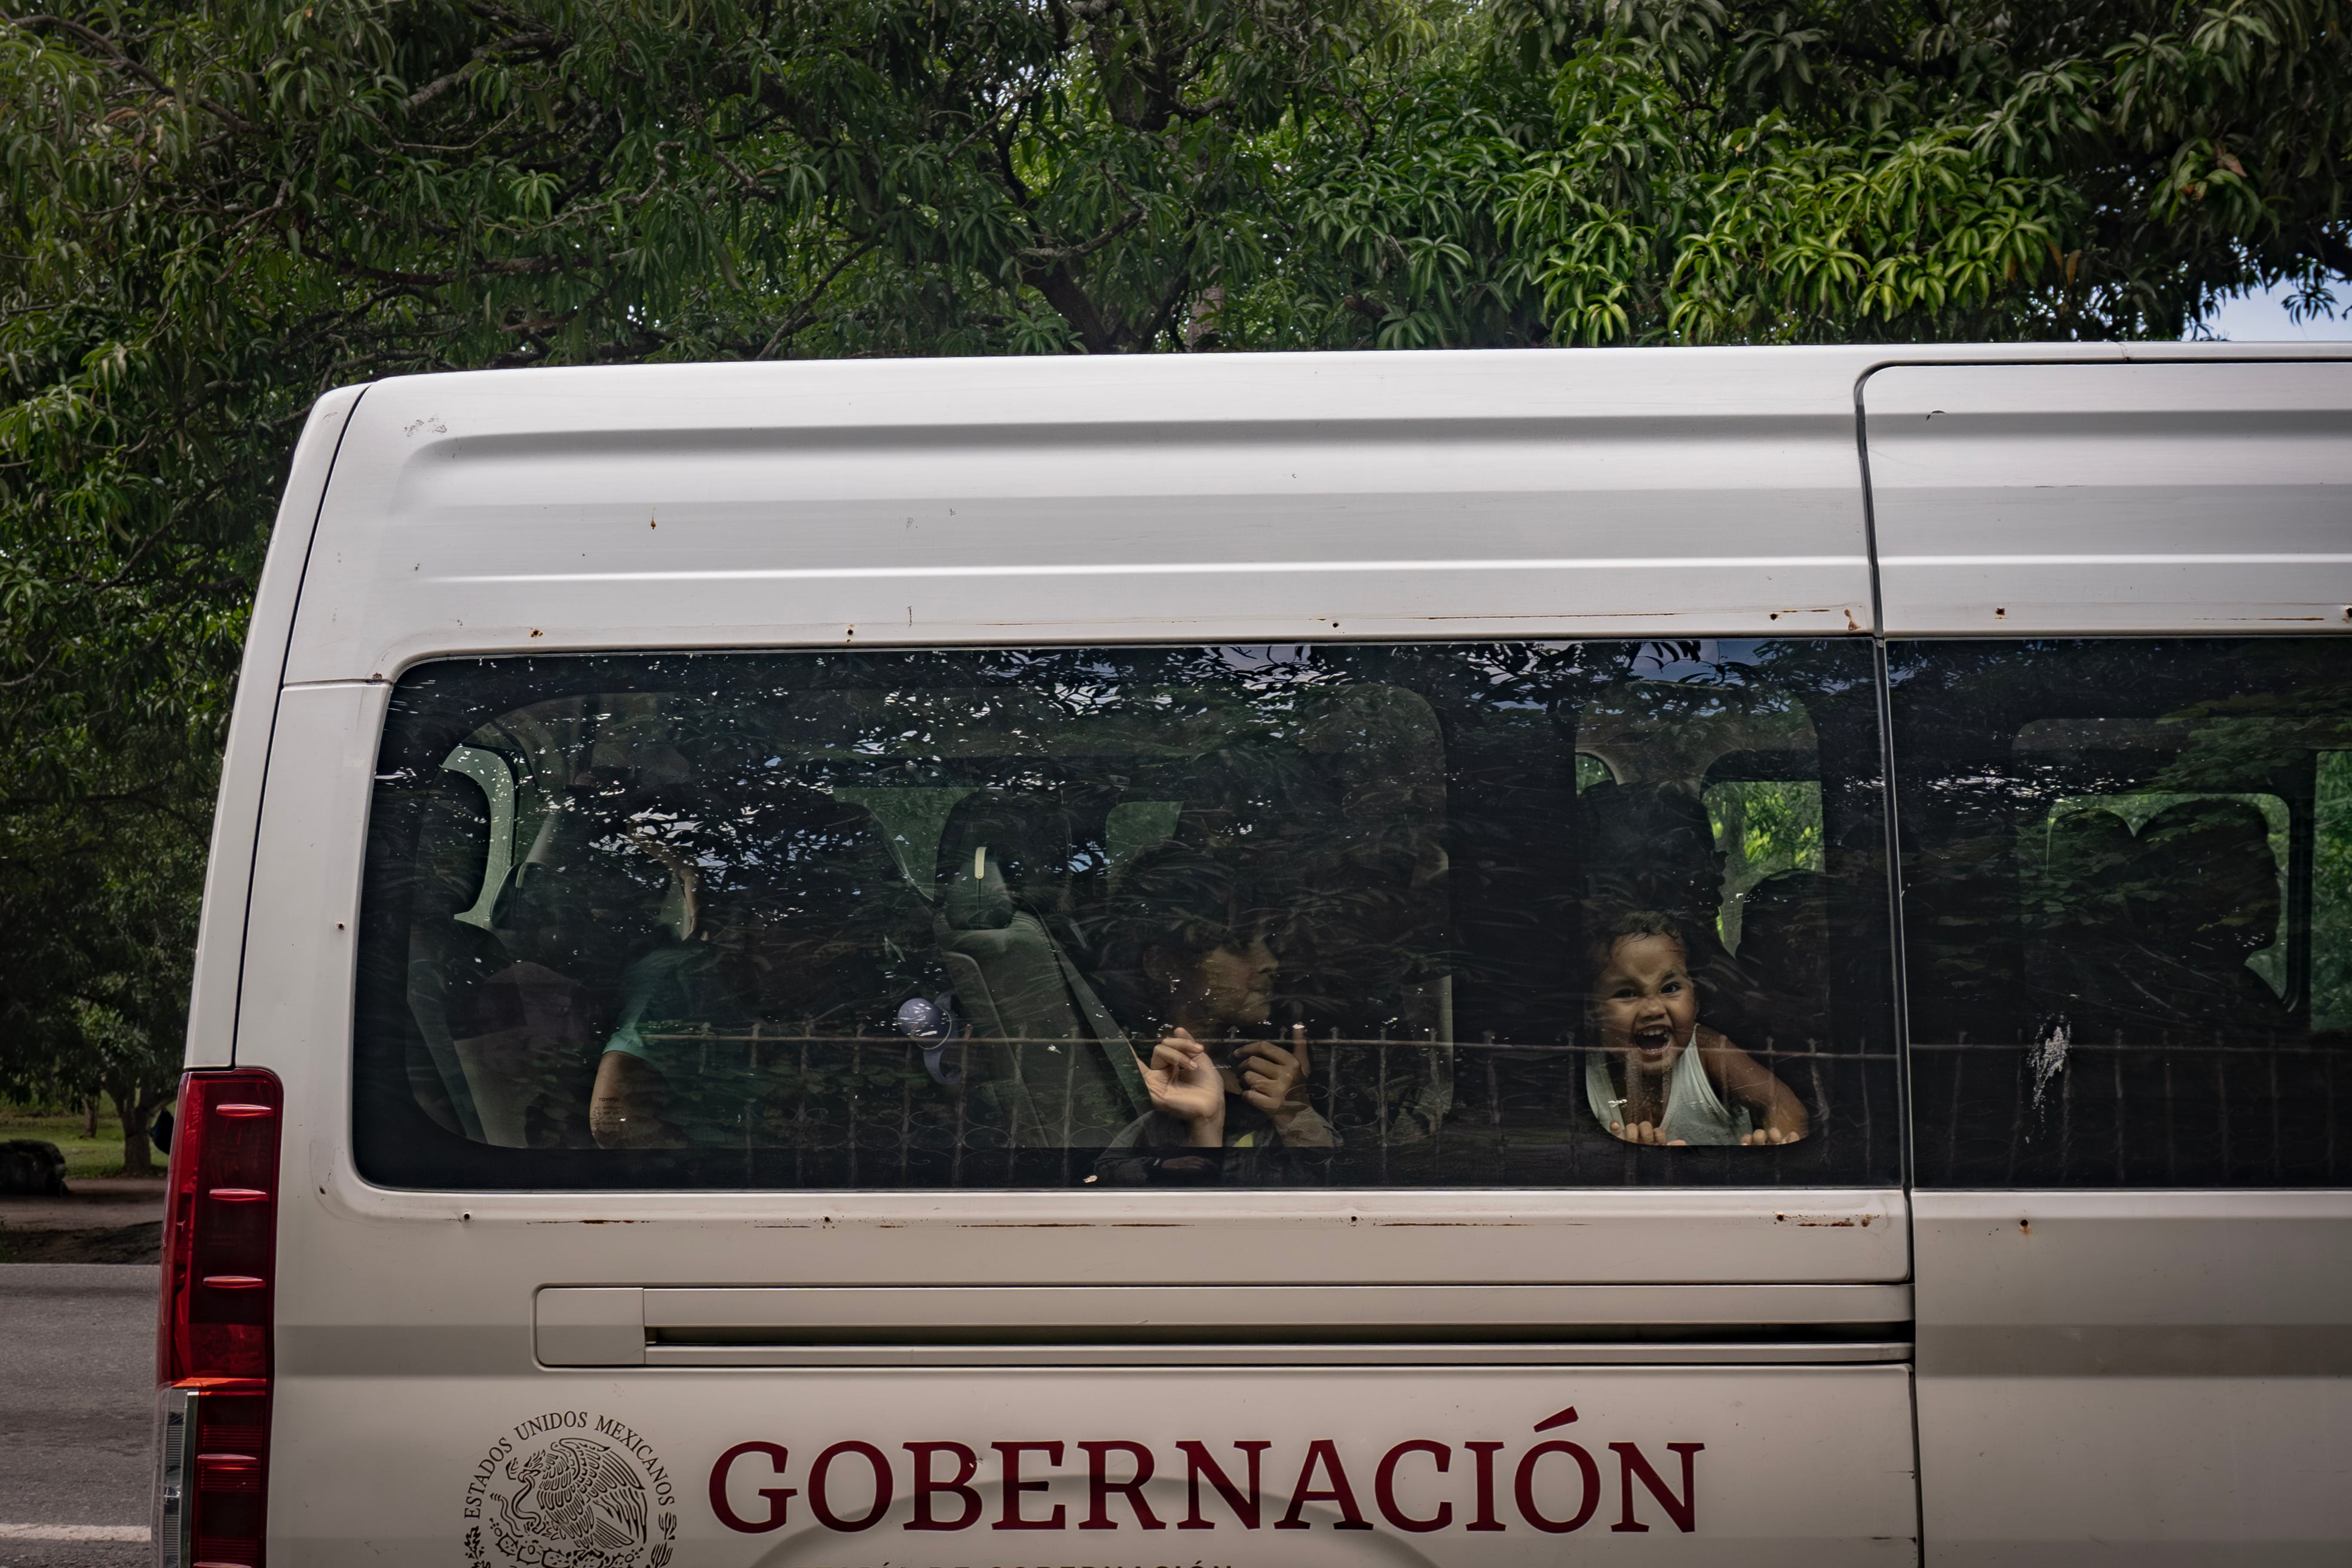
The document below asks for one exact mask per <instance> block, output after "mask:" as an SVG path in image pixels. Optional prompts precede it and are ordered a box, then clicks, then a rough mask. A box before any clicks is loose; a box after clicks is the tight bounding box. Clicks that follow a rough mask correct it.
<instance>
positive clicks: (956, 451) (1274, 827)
mask: <svg viewBox="0 0 2352 1568" xmlns="http://www.w3.org/2000/svg"><path fill="white" fill-rule="evenodd" d="M187 1068H188V1072H187V1077H186V1079H185V1082H184V1087H183V1089H182V1091H181V1098H180V1101H179V1105H180V1111H179V1126H180V1129H181V1131H180V1133H179V1136H178V1138H177V1140H176V1142H175V1146H174V1147H173V1152H172V1199H171V1208H170V1218H169V1220H168V1223H167V1226H166V1229H167V1237H166V1255H165V1256H166V1261H165V1268H164V1271H163V1300H162V1304H161V1320H160V1323H161V1327H160V1333H159V1364H158V1381H159V1391H158V1406H157V1408H158V1437H159V1441H158V1456H157V1486H156V1505H155V1528H154V1539H155V1554H156V1563H157V1565H158V1568H194V1565H198V1564H205V1565H220V1568H265V1565H267V1568H357V1565H359V1564H376V1563H385V1562H395V1563H407V1562H414V1563H428V1562H429V1563H443V1564H450V1565H462V1568H884V1565H886V1564H887V1565H910V1564H911V1565H917V1568H950V1565H953V1568H1037V1565H1064V1568H1066V1565H1069V1564H1083V1565H1089V1568H1119V1565H1125V1568H1136V1565H1160V1568H1166V1565H1168V1564H1192V1568H1211V1565H1222V1568H1314V1565H1318V1564H1326V1565H1329V1568H1347V1565H1357V1568H1370V1565H1372V1564H1402V1563H1444V1564H1446V1565H1448V1568H1484V1565H1487V1564H1495V1565H1503V1564H1537V1563H1546V1564H1549V1563H1558V1562H1559V1561H1561V1560H1562V1553H1563V1552H1565V1553H1567V1554H1568V1555H1569V1557H1570V1558H1573V1559H1574V1560H1575V1561H1578V1562H1591V1563H1617V1564H1643V1563H1657V1564H1669V1563H1682V1564H1687V1563H1701V1562H1716V1561H1720V1562H1723V1563H1741V1564H1788V1565H1793V1568H1830V1565H1832V1564H1847V1563H1851V1564H1874V1563H1887V1564H1895V1563H1919V1562H1921V1561H1923V1560H1926V1561H1930V1562H1932V1563H1935V1564H1937V1568H1944V1565H1946V1564H1959V1565H1971V1564H1977V1565H1984V1568H1991V1565H1993V1564H2003V1565H2023V1564H2056V1563H2068V1564H2074V1563H2084V1564H2095V1563H2116V1564H2124V1563H2131V1564H2142V1563H2167V1564H2176V1563H2177V1564H2187V1563H2260V1564H2264V1565H2276V1568H2286V1565H2289V1564H2306V1563H2308V1564H2319V1563H2341V1562H2343V1561H2345V1560H2346V1559H2347V1555H2352V356H2346V355H2343V354H2339V353H2336V351H2333V350H2330V349H2328V348H2326V347H2305V346H2302V345H2296V346H2294V347H2293V348H2292V349H2288V348H2279V349H2268V348H2256V347H2246V346H2242V345H2234V344H2210V345H2148V346H2138V345H2134V346H2128V347H2126V346H2114V345H2108V346H2099V345H2066V346H2054V347H2040V346H2023V347H2020V346H2003V347H1999V348H1991V347H1984V348H1937V349H1933V350H1927V349H1916V350H1914V349H1898V348H1886V347H1866V346H1865V347H1837V348H1789V349H1752V350H1751V349H1738V350H1677V351H1622V352H1621V351H1607V352H1601V351H1591V352H1586V351H1576V352H1528V353H1363V354H1328V355H1322V354H1295V355H1263V356H1261V355H1183V354H1171V355H1163V356H1152V357H1137V358H1132V359H1118V360H1112V359H1090V358H1066V359H1051V360H1046V359H1036V360H936V361H924V362H912V361H909V362H878V361H877V362H847V363H782V364H728V365H667V366H658V367H642V368H628V369H582V370H534V371H526V372H505V373H497V374H461V375H434V376H418V377H414V378H408V379H402V380H394V381H387V382H383V383H378V384H371V385H366V386H356V387H348V388H344V389H342V390H340V391H337V392H333V393H331V394H329V395H327V396H325V397H323V398H321V399H320V402H319V404H318V405H317V407H316V408H315V409H314V410H313V412H312V414H311V416H310V424H309V426H308V428H307V429H306V431H305V432H304V434H303V436H302V437H301V441H300V444H299V447H297V448H296V450H295V452H294V454H293V458H292V465H291V468H290V471H289V476H288V479H287V481H286V486H285V491H284V496H283V500H282V504H281V506H280V509H279V511H278V524H277V531H276V533H275V535H274V537H273V538H272V540H271V543H270V547H269V552H268V563H267V566H266V568H265V570H264V573H263V575H262V579H261V584H260V588H259V595H258V598H257V602H256V605H255V608H254V613H253V616H252V621H251V630H250V633H249V637H248V642H247V649H246V653H245V662H244V667H243V674H242V678H241V681H240V684H239V687H238V690H237V698H236V711H235V718H234V721H233V723H232V726H231V730H230V735H229V740H228V745H227V752H226V760H225V763H224V770H223V782H222V786H221V795H220V805H219V813H218V818H217V822H216V826H215V836H214V840H213V850H212V860H211V868H210V873H209V880H208V883H207V887H206V894H205V913H204V924H203V932H202V944H201V951H200V952H199V955H198V959H197V967H196V981H195V994H194V1004H193V1009H192V1023H191V1026H190V1034H189V1043H188V1057H187Z"/></svg>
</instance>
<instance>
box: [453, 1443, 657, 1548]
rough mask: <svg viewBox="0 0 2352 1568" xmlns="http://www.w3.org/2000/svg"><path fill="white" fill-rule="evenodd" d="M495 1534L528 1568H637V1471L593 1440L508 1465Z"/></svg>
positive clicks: (556, 1446)
mask: <svg viewBox="0 0 2352 1568" xmlns="http://www.w3.org/2000/svg"><path fill="white" fill-rule="evenodd" d="M506 1478H507V1479H509V1480H510V1481H513V1482H514V1483H516V1484H515V1489H514V1490H512V1491H511V1492H503V1493H500V1492H494V1493H492V1494H491V1498H492V1500H493V1501H495V1502H496V1503H497V1505H498V1508H497V1511H496V1512H495V1513H493V1514H491V1516H490V1521H489V1522H490V1533H491V1536H492V1538H493V1539H494V1540H495V1541H496V1542H497V1543H498V1547H499V1552H500V1553H501V1554H502V1555H504V1556H506V1557H507V1558H509V1559H510V1560H511V1561H513V1562H515V1563H520V1564H522V1565H524V1568H634V1565H635V1563H636V1561H637V1559H638V1557H639V1555H640V1554H641V1553H642V1552H644V1550H645V1546H646V1488H645V1483H644V1482H643V1481H642V1480H640V1479H638V1477H637V1472H636V1469H635V1467H634V1466H632V1465H631V1464H630V1463H629V1462H628V1461H627V1460H626V1459H625V1458H622V1457H621V1456H620V1455H619V1454H617V1453H615V1452H614V1450H613V1449H611V1448H609V1447H605V1446H604V1444H602V1443H599V1442H598V1441H596V1440H595V1439H594V1438H593V1437H558V1438H557V1439H555V1440H554V1441H553V1442H551V1443H550V1444H548V1445H547V1446H546V1447H543V1448H539V1449H536V1450H534V1451H532V1452H530V1453H528V1454H518V1455H516V1456H515V1457H514V1458H510V1459H509V1460H508V1461H507V1463H506Z"/></svg>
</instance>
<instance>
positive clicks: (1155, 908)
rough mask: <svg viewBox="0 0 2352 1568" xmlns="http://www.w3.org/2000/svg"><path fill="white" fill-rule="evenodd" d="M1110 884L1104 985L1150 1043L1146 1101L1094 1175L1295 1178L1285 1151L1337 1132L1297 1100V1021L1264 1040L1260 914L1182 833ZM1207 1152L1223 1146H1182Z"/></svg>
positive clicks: (1304, 1058)
mask: <svg viewBox="0 0 2352 1568" xmlns="http://www.w3.org/2000/svg"><path fill="white" fill-rule="evenodd" d="M1121 880H1122V883H1123V888H1122V893H1121V896H1120V900H1119V902H1120V905H1121V908H1120V910H1119V911H1118V917H1117V923H1116V928H1115V930H1116V934H1115V936H1114V938H1113V940H1112V941H1111V942H1108V943H1107V944H1106V947H1107V949H1108V952H1109V953H1110V955H1111V957H1112V959H1113V962H1112V963H1111V964H1110V965H1109V966H1108V969H1107V970H1106V972H1105V973H1104V979H1105V982H1106V990H1107V991H1108V992H1109V993H1110V994H1111V995H1112V997H1113V998H1114V1005H1116V1006H1117V1007H1118V1011H1119V1013H1120V1015H1121V1017H1122V1021H1123V1022H1125V1023H1126V1024H1127V1025H1128V1026H1129V1029H1130V1031H1132V1032H1135V1033H1138V1034H1140V1035H1141V1036H1142V1037H1144V1038H1147V1039H1150V1038H1152V1037H1155V1036H1156V1037H1157V1038H1156V1041H1155V1043H1154V1044H1153V1045H1152V1046H1151V1047H1150V1051H1149V1052H1145V1051H1143V1050H1141V1049H1139V1050H1138V1052H1137V1055H1138V1058H1139V1065H1140V1066H1141V1068H1142V1079H1143V1084H1144V1088H1145V1090H1146V1092H1147V1093H1148V1094H1149V1095H1150V1100H1151V1110H1150V1111H1149V1112H1147V1113H1146V1114H1145V1115H1142V1116H1140V1117H1138V1118H1137V1119H1136V1120H1135V1121H1132V1122H1131V1123H1129V1125H1128V1126H1127V1127H1126V1128H1125V1129H1123V1130H1122V1131H1120V1132H1119V1134H1118V1137H1117V1138H1115V1139H1114V1140H1113V1141H1112V1142H1111V1145H1110V1148H1109V1149H1108V1151H1107V1152H1106V1153H1105V1154H1104V1156H1103V1161H1102V1163H1101V1166H1100V1171H1099V1173H1100V1174H1101V1175H1102V1176H1103V1177H1104V1179H1107V1180H1110V1181H1114V1182H1149V1181H1153V1180H1166V1179H1176V1180H1201V1179H1210V1180H1215V1179H1219V1178H1220V1177H1222V1178H1223V1179H1225V1180H1232V1181H1240V1182H1247V1183H1259V1182H1266V1181H1276V1182H1278V1181H1282V1180H1285V1179H1296V1177H1297V1175H1298V1174H1299V1172H1298V1170H1297V1165H1296V1163H1295V1162H1294V1161H1292V1160H1291V1159H1289V1158H1288V1156H1287V1153H1286V1152H1287V1151H1292V1150H1301V1149H1328V1148H1329V1147H1331V1146H1332V1145H1333V1144H1334V1143H1335V1142H1337V1140H1336V1139H1335V1138H1334V1136H1333V1134H1332V1131H1331V1127H1330V1124H1329V1123H1328V1122H1327V1121H1325V1120H1324V1119H1323V1117H1322V1115H1321V1113H1320V1112H1318V1111H1317V1110H1315V1109H1314V1107H1313V1106H1311V1105H1310V1104H1309V1103H1308V1102H1307V1079H1308V1073H1309V1071H1310V1069H1311V1067H1312V1063H1311V1060H1310V1058H1309V1057H1308V1054H1307V1039H1306V1029H1305V1027H1304V1026H1293V1028H1292V1030H1291V1033H1290V1037H1289V1038H1287V1039H1286V1040H1283V1041H1280V1042H1277V1041H1276V1040H1274V1039H1272V1038H1269V1037H1267V1030H1268V1028H1269V1026H1270V1024H1271V1022H1272V1016H1273V1006H1274V984H1275V979H1276V975H1277V974H1278V973H1280V970H1281V963H1280V960H1279V959H1278V958H1277V957H1276V953H1275V951H1274V948H1273V946H1272V943H1271V942H1270V941H1269V936H1268V931H1267V928H1266V921H1265V917H1264V915H1263V914H1262V913H1261V912H1259V911H1255V910H1252V909H1251V908H1250V907H1249V906H1250V900H1249V899H1248V897H1247V895H1246V891H1245V889H1244V884H1243V882H1242V879H1241V878H1240V877H1239V876H1238V874H1237V873H1235V872H1234V869H1233V868H1231V867H1230V866H1229V865H1228V864H1226V863H1225V861H1224V859H1223V858H1222V857H1220V856H1217V855H1215V854H1213V852H1211V851H1209V850H1207V849H1205V848H1203V847H1201V846H1199V845H1198V844H1197V843H1194V842H1191V841H1188V840H1187V839H1181V838H1180V839H1178V840H1176V841H1173V842H1171V843H1169V844H1166V845H1163V846H1161V847H1160V848H1159V849H1157V850H1154V851H1151V852H1150V853H1149V854H1147V855H1146V856H1144V857H1142V858H1140V859H1139V861H1138V863H1137V864H1136V865H1135V866H1134V867H1133V868H1130V869H1129V872H1128V873H1127V875H1126V876H1125V877H1123V878H1122V879H1121ZM1210 1149H1215V1150H1224V1151H1228V1152H1227V1153H1226V1154H1224V1155H1223V1156H1221V1157H1219V1158H1216V1159H1201V1158H1191V1159H1188V1158H1185V1157H1184V1156H1183V1155H1182V1154H1181V1152H1182V1151H1186V1150H1210ZM1244 1151H1246V1152H1244ZM1171 1156H1172V1157H1171Z"/></svg>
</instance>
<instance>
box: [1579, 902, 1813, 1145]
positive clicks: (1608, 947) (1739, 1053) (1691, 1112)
mask: <svg viewBox="0 0 2352 1568" xmlns="http://www.w3.org/2000/svg"><path fill="white" fill-rule="evenodd" d="M1586 960H1587V963H1586V969H1587V973H1588V975H1589V976H1590V980H1591V985H1590V989H1589V991H1588V993H1587V1001H1586V1009H1587V1016H1588V1017H1589V1019H1590V1021H1591V1025H1592V1026H1593V1029H1594V1030H1595V1032H1596V1033H1597V1034H1598V1035H1599V1037H1600V1044H1601V1049H1599V1050H1597V1051H1594V1052H1592V1053H1591V1055H1589V1056H1588V1057H1587V1058H1585V1069H1584V1089H1585V1098H1586V1099H1587V1100H1589V1101H1590V1102H1591V1107H1592V1114H1593V1115H1594V1116H1595V1117H1597V1118H1599V1119H1600V1121H1601V1125H1602V1126H1603V1127H1606V1128H1608V1129H1609V1131H1611V1132H1612V1133H1614V1134H1615V1135H1616V1136H1618V1137H1620V1138H1622V1139H1623V1140H1625V1141H1626V1142H1629V1143H1664V1144H1701V1143H1755V1144H1761V1143H1793V1142H1796V1141H1797V1140H1798V1139H1800V1138H1802V1137H1803V1136H1804V1135H1805V1133H1806V1131H1807V1129H1808V1127H1809V1125H1810V1118H1809V1117H1808V1116H1807V1115H1806V1112H1805V1108H1804V1106H1803V1104H1802V1103H1801V1102H1800V1101H1799V1100H1798V1099H1797V1097H1796V1096H1795V1095H1794V1094H1791V1093H1790V1091H1789V1088H1788V1086H1787V1085H1786V1084H1784V1083H1782V1082H1781V1081H1780V1079H1777V1078H1775V1077H1773V1076H1772V1074H1771V1072H1770V1071H1769V1069H1768V1068H1765V1067H1764V1066H1763V1064H1762V1063H1760V1062H1759V1061H1757V1059H1756V1058H1753V1057H1751V1056H1749V1055H1748V1053H1747V1052H1746V1051H1743V1050H1741V1049H1740V1048H1739V1047H1738V1046H1735V1045H1733V1044H1732V1043H1731V1042H1730V1041H1729V1040H1727V1039H1725V1038H1724V1037H1722V1036H1721V1035H1719V1034H1717V1032H1716V1031H1715V1030H1713V1029H1710V1028H1708V1027H1707V1026H1705V1025H1704V1024H1701V1023H1700V1022H1699V1021H1698V1005H1699V995H1698V985H1697V983H1696V982H1695V981H1694V980H1693V979H1692V978H1691V973H1690V956H1689V948H1688V946H1687V944H1686V943H1685V942H1684V940H1683V937H1682V933H1681V931H1679V930H1678V929H1677V928H1676V926H1675V922H1674V921H1673V920H1672V919H1671V918H1670V917H1668V916H1666V915H1663V914H1656V913H1650V912H1643V913H1637V914H1629V915H1626V916H1623V917H1622V918H1621V919H1619V920H1617V921H1614V922H1612V924H1611V925H1609V926H1608V927H1607V929H1605V930H1604V931H1602V932H1601V935H1600V936H1599V937H1598V938H1597V939H1596V940H1595V941H1594V942H1593V943H1592V945H1591V948H1590V949H1589V950H1588V951H1587V954H1586Z"/></svg>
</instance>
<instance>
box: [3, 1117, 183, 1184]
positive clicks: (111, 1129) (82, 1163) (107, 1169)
mask: <svg viewBox="0 0 2352 1568" xmlns="http://www.w3.org/2000/svg"><path fill="white" fill-rule="evenodd" d="M11 1138H38V1139H40V1140H42V1141H43V1142H49V1143H54V1144H56V1145H57V1146H58V1152H60V1153H62V1154H64V1155H65V1157H66V1180H68V1181H73V1180H76V1179H77V1178H79V1179H81V1180H89V1179H92V1178H95V1177H100V1176H119V1175H121V1174H122V1121H121V1118H120V1117H118V1116H116V1115H115V1114H114V1108H113V1107H112V1106H111V1105H110V1106H108V1107H107V1108H106V1110H104V1111H103V1112H101V1113H100V1116H99V1119H98V1136H97V1137H95V1138H85V1137H83V1136H82V1120H81V1118H80V1117H79V1116H77V1115H74V1114H72V1113H71V1112H66V1113H62V1114H60V1113H58V1112H56V1111H51V1110H28V1109H26V1108H25V1107H22V1106H14V1105H0V1142H5V1141H7V1140H8V1139H11ZM151 1157H152V1159H153V1160H154V1162H155V1164H156V1171H155V1173H156V1174H157V1175H159V1176H160V1175H162V1174H163V1151H161V1150H157V1151H156V1152H154V1153H153V1155H152V1156H151Z"/></svg>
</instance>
